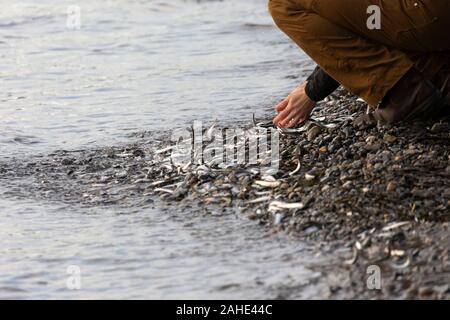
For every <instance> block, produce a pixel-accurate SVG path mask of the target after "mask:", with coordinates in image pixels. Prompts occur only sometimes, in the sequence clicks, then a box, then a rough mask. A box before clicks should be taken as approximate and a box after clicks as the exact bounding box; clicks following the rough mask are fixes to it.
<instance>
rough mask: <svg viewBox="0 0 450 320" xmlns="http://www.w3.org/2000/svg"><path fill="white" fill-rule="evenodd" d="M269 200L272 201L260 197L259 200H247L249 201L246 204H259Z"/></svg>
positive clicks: (268, 197)
mask: <svg viewBox="0 0 450 320" xmlns="http://www.w3.org/2000/svg"><path fill="white" fill-rule="evenodd" d="M271 199H272V197H270V196H265V197H260V198H256V199H253V200H249V201H247V203H248V204H254V203H261V202H266V201H269V200H271Z"/></svg>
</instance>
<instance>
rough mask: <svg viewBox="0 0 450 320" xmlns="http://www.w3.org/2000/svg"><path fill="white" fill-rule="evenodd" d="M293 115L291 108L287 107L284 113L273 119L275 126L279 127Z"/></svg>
mask: <svg viewBox="0 0 450 320" xmlns="http://www.w3.org/2000/svg"><path fill="white" fill-rule="evenodd" d="M290 113H291V109H290V107H289V106H287V107H286V108H285V109H284V110H283V111H281V112H280V113H279V114H278V115H277V116H276V117H275V119H273V124H275V125H279V123H280V122H281V121H283V120H285V119H286V117H288V116H289V114H290Z"/></svg>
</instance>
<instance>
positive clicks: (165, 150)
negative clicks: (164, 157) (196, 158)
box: [155, 146, 175, 154]
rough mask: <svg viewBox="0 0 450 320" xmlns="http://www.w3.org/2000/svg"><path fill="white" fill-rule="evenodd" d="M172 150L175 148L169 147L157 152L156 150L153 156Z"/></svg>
mask: <svg viewBox="0 0 450 320" xmlns="http://www.w3.org/2000/svg"><path fill="white" fill-rule="evenodd" d="M174 148H175V146H169V147H167V148H163V149H159V150H156V151H155V154H161V153H164V152H167V151H170V150H172V149H174Z"/></svg>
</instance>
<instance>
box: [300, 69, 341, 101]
mask: <svg viewBox="0 0 450 320" xmlns="http://www.w3.org/2000/svg"><path fill="white" fill-rule="evenodd" d="M339 86H340V84H339V82H337V81H336V80H334V79H333V78H332V77H330V76H329V75H328V74H327V73H326V72H325V71H323V69H322V68H320V67H319V66H317V67H316V69H314V71H313V72H312V73H311V75H310V76H309V77H308V79H307V83H306V87H305V91H306V94H307V95H308V97H309V98H310V99H311V100H313V101H315V102H319V101H321V100H323V99H325V98H326V97H328V96H329V95H330V94H332V93H333V92H334V91H335V90H336V89H337V88H339Z"/></svg>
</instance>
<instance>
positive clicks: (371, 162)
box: [0, 90, 450, 299]
mask: <svg viewBox="0 0 450 320" xmlns="http://www.w3.org/2000/svg"><path fill="white" fill-rule="evenodd" d="M364 110H365V105H364V103H362V102H360V101H358V100H357V99H355V98H354V97H352V96H350V95H349V94H347V93H346V92H344V91H342V90H341V91H338V92H337V93H336V94H335V95H333V96H332V98H331V99H330V100H329V101H326V102H324V103H322V104H321V105H320V106H319V107H318V108H317V110H315V112H314V116H316V117H319V118H321V120H322V121H323V123H329V122H330V121H335V123H336V124H337V125H336V126H332V127H330V128H326V127H320V126H318V125H317V124H315V123H312V122H310V123H308V124H307V127H306V128H305V130H303V131H301V132H296V133H294V134H287V135H284V136H281V137H280V154H281V163H280V169H279V171H278V173H277V174H275V175H274V176H273V177H272V178H273V180H271V179H272V178H271V179H269V180H267V178H265V177H262V176H261V175H260V174H259V173H258V172H251V171H249V170H246V167H245V166H242V167H234V168H229V169H221V170H216V169H214V168H206V169H205V168H203V169H202V170H198V168H192V170H191V169H186V170H185V171H180V170H179V168H175V167H173V166H171V165H167V163H165V164H164V162H163V161H162V160H163V159H164V158H166V157H167V153H164V152H161V153H160V154H156V153H155V150H161V149H163V148H164V147H166V146H167V144H166V142H165V141H163V142H153V143H149V142H148V141H147V138H148V136H147V135H146V133H142V134H141V137H138V136H139V134H138V136H136V140H137V141H136V142H134V143H132V144H129V145H126V146H122V147H106V148H99V149H93V150H84V151H83V150H82V151H57V152H54V153H52V154H49V155H48V156H44V157H42V158H32V159H27V160H26V161H23V162H18V163H16V162H8V163H2V169H1V170H0V178H1V179H12V180H14V179H19V178H25V179H31V180H32V181H35V182H36V181H44V182H43V183H39V184H38V183H34V184H27V185H24V186H23V187H24V188H28V190H26V192H27V193H28V194H33V196H36V197H38V198H49V199H55V200H59V201H63V202H68V203H71V202H72V203H82V204H85V205H88V206H105V205H121V204H123V203H124V202H125V203H126V205H127V206H130V207H132V206H142V205H145V204H148V203H152V202H153V201H154V200H152V198H153V199H154V197H155V196H159V197H161V198H162V199H163V200H165V201H168V202H176V203H177V205H179V206H191V205H193V204H197V205H199V206H205V207H214V208H219V209H220V208H222V209H223V210H236V211H237V212H238V213H239V214H243V215H245V216H247V217H248V218H249V219H251V220H256V221H260V223H261V224H263V225H265V226H267V227H268V228H269V229H270V230H273V232H284V233H287V234H289V235H291V236H292V237H294V238H295V239H298V240H299V241H304V242H306V243H307V244H308V245H312V246H313V247H316V248H317V252H320V253H321V254H323V255H326V256H327V257H330V261H329V263H327V264H319V265H315V266H311V267H312V268H314V270H317V271H318V272H321V273H322V274H323V276H324V278H325V279H326V280H324V281H325V283H326V284H327V286H328V293H326V294H324V297H323V298H338V299H341V298H343V299H352V298H353V299H362V298H378V299H385V298H398V299H402V298H403V299H404V298H406V299H415V298H420V299H449V298H450V285H449V284H448V278H449V277H450V259H449V256H450V255H449V248H450V234H449V221H450V219H449V218H450V179H449V178H450V153H449V152H450V150H449V148H448V146H449V145H450V137H449V128H450V125H449V121H448V119H447V120H445V121H444V120H442V121H438V122H430V123H415V124H412V125H410V126H398V127H391V126H384V127H368V126H357V125H355V124H354V119H355V118H356V117H357V115H359V114H361V113H362V112H363V111H364ZM336 119H338V121H336ZM249 122H250V121H242V125H243V126H245V125H246V126H248V125H249ZM168 151H170V150H168ZM299 164H301V165H300V167H299ZM265 179H266V180H267V181H266V182H267V183H259V184H258V183H256V182H257V181H264V180H265ZM161 181H162V182H161ZM264 197H265V198H264ZM261 198H264V199H263V200H261ZM256 200H258V201H256ZM274 201H277V202H278V203H281V205H278V207H277V206H275V209H274V206H273V205H272V206H271V204H273V202H274ZM286 203H289V204H298V205H296V206H291V207H289V206H285V205H284V204H286ZM300 204H301V205H300ZM369 266H376V267H379V270H380V271H381V280H382V283H381V289H380V290H378V289H375V290H369V289H368V288H367V286H366V283H367V278H368V267H369ZM312 285H314V284H312ZM287 296H289V294H288V293H287ZM280 298H283V297H280Z"/></svg>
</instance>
